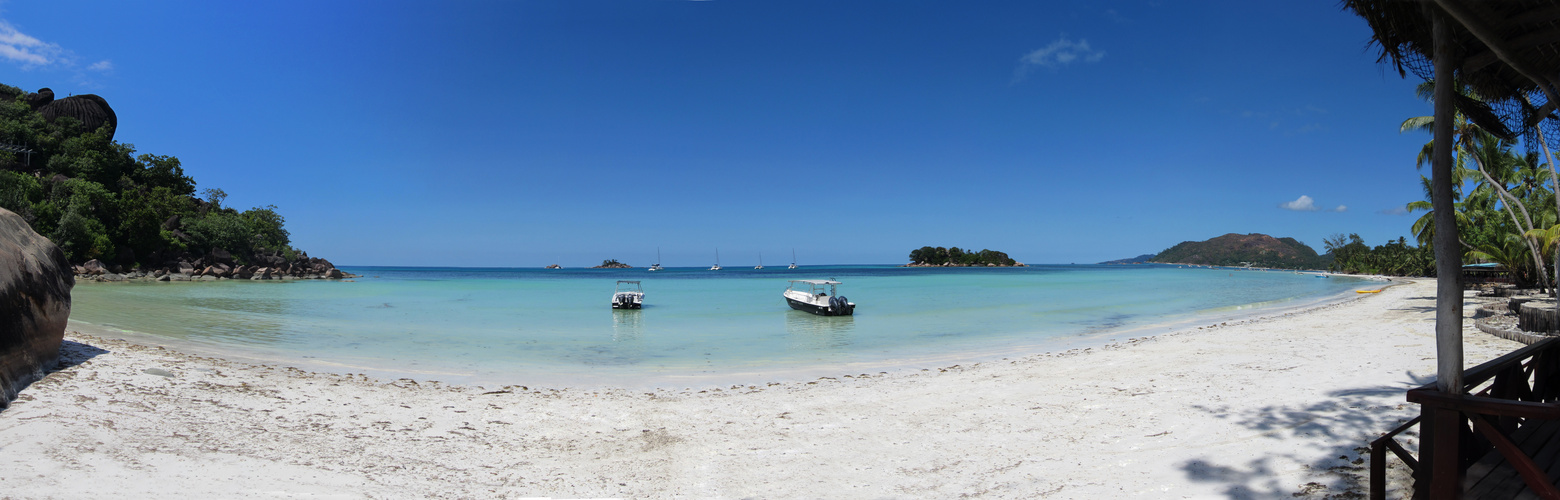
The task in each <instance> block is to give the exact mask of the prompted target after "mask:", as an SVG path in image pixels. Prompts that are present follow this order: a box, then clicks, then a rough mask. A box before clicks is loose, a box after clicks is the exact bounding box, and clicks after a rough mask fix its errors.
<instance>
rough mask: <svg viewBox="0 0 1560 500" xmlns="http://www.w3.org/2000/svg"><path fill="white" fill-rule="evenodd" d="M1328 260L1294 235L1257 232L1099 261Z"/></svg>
mask: <svg viewBox="0 0 1560 500" xmlns="http://www.w3.org/2000/svg"><path fill="white" fill-rule="evenodd" d="M1330 260H1331V256H1330V255H1318V254H1317V253H1316V250H1315V249H1312V248H1311V247H1310V246H1307V245H1306V244H1305V243H1301V242H1300V241H1299V240H1296V239H1294V238H1274V237H1272V236H1268V235H1266V234H1261V233H1252V234H1235V233H1229V234H1226V235H1223V236H1219V237H1216V238H1211V239H1208V240H1204V241H1183V242H1181V243H1179V244H1177V245H1176V246H1173V247H1170V248H1168V249H1165V251H1163V252H1159V253H1157V254H1145V255H1139V256H1137V257H1132V258H1129V259H1119V260H1111V261H1105V262H1101V263H1100V264H1151V263H1152V264H1194V265H1201V266H1230V267H1241V266H1252V267H1266V268H1274V269H1326V268H1327V265H1328V263H1329V261H1330Z"/></svg>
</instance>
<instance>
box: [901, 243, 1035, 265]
mask: <svg viewBox="0 0 1560 500" xmlns="http://www.w3.org/2000/svg"><path fill="white" fill-rule="evenodd" d="M900 267H1027V266H1025V265H1024V263H1023V262H1018V261H1016V260H1013V259H1012V258H1011V257H1008V254H1007V253H1004V252H998V251H996V250H981V251H979V252H976V251H973V250H964V249H960V248H959V247H951V248H943V247H935V248H934V247H921V248H917V249H915V250H911V251H910V263H909V264H905V265H903V266H900Z"/></svg>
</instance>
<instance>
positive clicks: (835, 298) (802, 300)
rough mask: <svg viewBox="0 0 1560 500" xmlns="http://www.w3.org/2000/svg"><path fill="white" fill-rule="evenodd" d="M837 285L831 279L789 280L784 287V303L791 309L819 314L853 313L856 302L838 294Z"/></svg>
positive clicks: (838, 283) (845, 314) (841, 314)
mask: <svg viewBox="0 0 1560 500" xmlns="http://www.w3.org/2000/svg"><path fill="white" fill-rule="evenodd" d="M839 285H840V282H838V281H832V280H791V286H788V287H786V289H785V303H786V304H789V305H790V306H791V309H795V310H798V311H807V312H810V313H813V314H817V315H819V316H851V315H854V314H855V313H856V304H855V303H853V302H851V301H850V300H849V299H846V298H845V297H844V296H842V295H839V291H838V290H837V287H838V286H839ZM804 288H805V289H804Z"/></svg>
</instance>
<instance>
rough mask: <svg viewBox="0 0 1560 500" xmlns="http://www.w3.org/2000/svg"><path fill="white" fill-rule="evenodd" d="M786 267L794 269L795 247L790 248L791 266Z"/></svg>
mask: <svg viewBox="0 0 1560 500" xmlns="http://www.w3.org/2000/svg"><path fill="white" fill-rule="evenodd" d="M786 269H796V249H795V248H792V249H791V267H787V268H786Z"/></svg>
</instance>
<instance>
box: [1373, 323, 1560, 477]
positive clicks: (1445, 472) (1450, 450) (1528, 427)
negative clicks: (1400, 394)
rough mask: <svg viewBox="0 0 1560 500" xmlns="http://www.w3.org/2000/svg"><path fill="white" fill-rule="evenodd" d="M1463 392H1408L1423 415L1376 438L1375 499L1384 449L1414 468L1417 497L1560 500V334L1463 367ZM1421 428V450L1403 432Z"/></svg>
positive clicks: (1383, 470) (1383, 466) (1383, 473)
mask: <svg viewBox="0 0 1560 500" xmlns="http://www.w3.org/2000/svg"><path fill="white" fill-rule="evenodd" d="M1464 383H1465V386H1464V393H1463V394H1446V393H1443V392H1441V391H1439V390H1438V389H1437V388H1436V386H1435V384H1429V385H1426V386H1423V387H1419V388H1416V389H1413V390H1410V391H1408V400H1409V401H1410V402H1414V403H1418V404H1419V405H1420V409H1421V412H1422V413H1421V415H1420V417H1419V418H1416V419H1414V420H1412V421H1410V422H1408V423H1406V424H1403V425H1402V426H1400V427H1398V428H1397V429H1394V430H1393V431H1392V432H1389V433H1387V434H1386V435H1384V436H1382V437H1381V438H1379V439H1377V440H1376V441H1374V442H1372V443H1371V479H1370V482H1371V483H1370V490H1371V498H1373V499H1384V498H1385V497H1386V460H1387V457H1386V452H1387V451H1391V452H1392V453H1393V454H1394V455H1396V456H1397V457H1398V458H1399V459H1400V460H1402V461H1403V463H1404V464H1405V465H1407V466H1408V468H1409V469H1410V470H1412V471H1413V473H1414V498H1416V499H1417V498H1430V499H1456V498H1464V499H1510V498H1544V499H1553V500H1560V487H1557V484H1560V338H1549V339H1545V340H1542V341H1539V342H1537V343H1534V344H1533V345H1530V346H1527V347H1524V348H1521V349H1518V350H1516V351H1513V352H1511V353H1510V354H1507V355H1505V356H1501V357H1500V358H1497V359H1494V360H1491V361H1489V362H1487V363H1484V364H1482V365H1479V366H1477V367H1474V368H1473V369H1470V370H1468V371H1467V372H1465V373H1464ZM1414 426H1418V427H1419V429H1420V449H1419V456H1417V457H1416V456H1414V455H1413V454H1411V453H1409V452H1408V451H1407V449H1405V448H1404V447H1403V446H1402V445H1400V444H1399V443H1398V442H1397V436H1398V435H1399V434H1400V433H1402V432H1404V431H1406V430H1408V429H1410V428H1413V427H1414Z"/></svg>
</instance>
